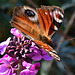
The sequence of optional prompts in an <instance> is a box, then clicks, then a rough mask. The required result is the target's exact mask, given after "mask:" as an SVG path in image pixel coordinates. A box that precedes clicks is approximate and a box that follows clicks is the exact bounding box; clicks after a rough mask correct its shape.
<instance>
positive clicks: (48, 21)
mask: <svg viewBox="0 0 75 75" xmlns="http://www.w3.org/2000/svg"><path fill="white" fill-rule="evenodd" d="M63 18H64V11H63V9H61V8H60V7H58V6H44V5H41V8H36V10H35V9H33V8H31V7H29V6H25V5H24V6H18V7H15V8H14V10H13V17H12V20H11V26H12V27H15V28H17V29H19V30H20V31H21V32H22V33H23V34H25V36H26V37H28V38H29V39H31V40H33V41H34V42H35V43H36V44H38V45H39V46H40V47H41V48H43V49H44V50H45V51H46V52H47V53H48V54H49V55H50V56H51V57H54V58H55V59H56V60H58V61H60V57H59V56H58V54H57V52H56V51H55V50H54V49H53V48H54V44H53V42H52V40H51V38H52V36H53V34H54V33H55V32H56V31H57V30H58V29H59V27H60V25H61V23H62V22H63Z"/></svg>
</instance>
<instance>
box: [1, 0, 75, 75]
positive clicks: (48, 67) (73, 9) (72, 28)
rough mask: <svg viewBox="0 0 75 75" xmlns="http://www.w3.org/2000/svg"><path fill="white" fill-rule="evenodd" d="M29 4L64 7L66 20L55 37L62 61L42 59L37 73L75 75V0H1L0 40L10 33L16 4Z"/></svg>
mask: <svg viewBox="0 0 75 75" xmlns="http://www.w3.org/2000/svg"><path fill="white" fill-rule="evenodd" d="M20 5H28V6H30V7H33V8H36V7H40V5H47V6H51V5H57V6H59V7H61V8H62V9H64V12H65V14H64V15H65V17H64V22H63V23H62V25H61V28H60V29H59V31H58V32H56V33H55V37H53V42H54V43H55V44H56V46H57V48H56V49H55V50H57V51H58V54H59V56H60V57H61V62H58V61H56V60H51V61H45V60H41V61H40V63H41V67H40V70H39V72H38V74H37V75H75V40H74V39H72V40H69V41H68V40H67V39H69V38H73V37H75V0H0V42H2V41H5V40H6V39H7V38H8V37H9V36H12V35H11V34H10V29H11V25H10V20H11V17H12V12H13V8H14V7H15V6H20Z"/></svg>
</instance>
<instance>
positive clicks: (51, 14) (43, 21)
mask: <svg viewBox="0 0 75 75" xmlns="http://www.w3.org/2000/svg"><path fill="white" fill-rule="evenodd" d="M37 13H38V18H39V23H40V27H41V30H42V32H43V34H44V35H45V36H49V35H50V36H52V35H53V34H54V32H55V31H57V30H58V28H59V27H60V24H61V23H60V21H62V20H63V17H62V20H60V18H61V16H63V14H64V12H63V10H62V9H61V8H59V7H57V6H41V8H37ZM56 21H58V22H59V23H58V22H56Z"/></svg>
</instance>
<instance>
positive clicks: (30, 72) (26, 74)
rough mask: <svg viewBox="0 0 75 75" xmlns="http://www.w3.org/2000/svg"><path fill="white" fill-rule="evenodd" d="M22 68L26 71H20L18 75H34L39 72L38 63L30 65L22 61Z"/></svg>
mask: <svg viewBox="0 0 75 75" xmlns="http://www.w3.org/2000/svg"><path fill="white" fill-rule="evenodd" d="M23 66H25V67H26V69H24V70H22V71H21V72H20V75H36V74H37V72H38V70H39V67H40V63H35V64H30V63H27V62H25V61H24V62H23Z"/></svg>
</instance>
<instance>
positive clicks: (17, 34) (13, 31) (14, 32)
mask: <svg viewBox="0 0 75 75" xmlns="http://www.w3.org/2000/svg"><path fill="white" fill-rule="evenodd" d="M10 32H11V33H12V34H13V35H15V36H17V37H23V35H22V34H21V33H20V31H19V30H17V29H16V28H12V29H11V31H10Z"/></svg>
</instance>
